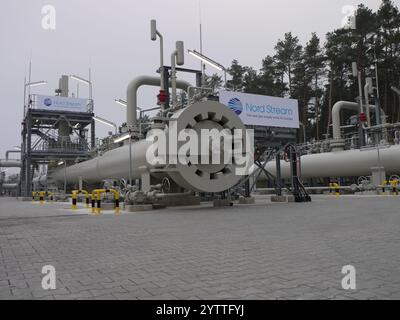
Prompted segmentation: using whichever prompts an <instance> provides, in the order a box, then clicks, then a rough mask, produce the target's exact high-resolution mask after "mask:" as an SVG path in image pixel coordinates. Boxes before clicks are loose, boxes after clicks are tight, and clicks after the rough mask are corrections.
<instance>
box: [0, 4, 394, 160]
mask: <svg viewBox="0 0 400 320" xmlns="http://www.w3.org/2000/svg"><path fill="white" fill-rule="evenodd" d="M380 2H381V1H380V0H365V1H360V0H358V1H357V0H334V1H333V0H201V17H202V23H203V51H204V53H205V54H206V55H208V56H210V57H213V58H214V59H215V60H217V61H219V62H220V63H222V64H224V65H226V66H229V65H230V62H231V61H232V60H233V59H238V60H239V61H240V63H242V64H245V65H250V66H253V67H255V68H257V69H258V68H259V67H260V64H261V59H262V58H263V57H264V56H265V55H267V54H272V52H273V47H274V45H275V44H276V42H277V40H278V39H279V38H282V37H283V35H284V33H285V32H288V31H291V32H293V33H294V34H295V35H298V37H299V38H300V40H301V42H302V43H303V44H304V43H305V42H306V41H307V40H308V39H309V37H310V34H311V33H312V32H317V34H318V35H320V36H322V37H324V35H325V34H326V32H328V31H332V30H333V29H335V28H339V27H340V26H341V22H342V19H343V17H344V14H343V13H342V8H343V6H345V5H357V4H359V3H364V4H365V5H367V6H368V7H370V8H372V9H374V10H376V9H377V8H378V7H379V4H380ZM395 2H399V4H400V0H395ZM48 4H50V5H53V6H54V7H55V9H56V30H54V31H49V30H44V29H43V28H42V26H41V21H42V17H43V15H42V14H41V10H42V7H43V6H44V5H48ZM199 17H200V14H199V0H143V1H140V0H135V1H134V0H107V1H106V0H68V1H67V0H45V1H42V0H1V1H0V44H1V46H0V97H1V110H2V113H1V117H0V128H1V140H0V158H4V152H5V151H6V150H7V149H12V148H13V146H15V145H20V122H21V117H22V105H23V83H24V76H25V75H26V74H27V73H28V64H29V59H32V64H33V68H32V71H33V73H32V80H33V81H36V80H47V81H48V82H49V84H48V85H47V86H43V87H38V88H34V89H32V93H38V94H53V93H54V89H55V88H56V87H57V86H58V79H59V76H60V75H62V74H67V75H68V74H77V75H81V76H82V77H87V75H88V68H89V66H91V68H92V79H93V83H94V99H95V112H96V113H97V114H98V115H99V116H102V117H105V118H107V119H109V120H111V121H114V122H116V123H118V124H121V123H122V122H124V121H125V111H124V109H123V108H122V107H119V106H118V105H116V104H115V103H114V99H115V98H123V99H125V95H126V94H125V92H126V86H127V84H128V82H129V81H130V80H131V79H132V78H134V77H136V76H138V75H143V74H147V75H154V74H155V70H156V69H157V68H158V61H159V56H158V52H159V51H158V43H155V42H151V41H150V34H149V33H150V31H149V24H150V23H149V21H150V19H153V18H154V19H157V23H158V29H159V30H160V31H161V32H162V33H163V35H164V39H165V40H164V41H165V46H166V48H165V59H166V60H167V64H169V57H170V53H171V52H172V49H173V47H174V43H175V41H176V40H183V41H185V47H186V48H187V49H188V48H189V49H199V20H200V19H199ZM185 67H188V68H198V67H199V63H198V62H197V61H196V60H194V59H193V58H192V57H191V56H188V55H186V64H185ZM211 71H212V70H211V69H210V70H209V72H211ZM186 79H188V80H190V78H186ZM75 88H76V84H75V83H71V89H72V91H73V92H74V91H75ZM85 94H86V95H87V89H86V88H85V87H84V86H82V85H81V86H80V95H81V97H82V96H84V95H85ZM155 101H156V90H154V89H142V90H141V91H140V96H139V105H140V106H142V107H145V108H147V107H152V106H154V104H155ZM97 128H98V130H97V133H98V135H99V136H104V135H105V134H106V133H107V131H109V128H107V127H104V126H102V125H98V126H97Z"/></svg>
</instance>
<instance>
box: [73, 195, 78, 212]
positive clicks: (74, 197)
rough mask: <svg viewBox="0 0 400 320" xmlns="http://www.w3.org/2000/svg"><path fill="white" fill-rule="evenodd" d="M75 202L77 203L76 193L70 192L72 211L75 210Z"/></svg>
mask: <svg viewBox="0 0 400 320" xmlns="http://www.w3.org/2000/svg"><path fill="white" fill-rule="evenodd" d="M76 201H77V195H76V191H72V210H76V209H77V206H76Z"/></svg>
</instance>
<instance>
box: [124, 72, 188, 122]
mask: <svg viewBox="0 0 400 320" xmlns="http://www.w3.org/2000/svg"><path fill="white" fill-rule="evenodd" d="M144 85H147V86H154V87H158V86H160V77H154V76H140V77H137V78H135V79H133V80H132V81H131V82H130V83H129V85H128V88H127V93H126V95H127V99H126V102H127V108H126V124H127V125H128V127H134V126H136V124H137V92H138V89H139V88H140V87H141V86H144ZM170 86H171V83H170ZM190 86H191V84H190V83H189V82H187V81H183V80H177V81H176V87H177V88H178V89H183V90H187V88H189V87H190Z"/></svg>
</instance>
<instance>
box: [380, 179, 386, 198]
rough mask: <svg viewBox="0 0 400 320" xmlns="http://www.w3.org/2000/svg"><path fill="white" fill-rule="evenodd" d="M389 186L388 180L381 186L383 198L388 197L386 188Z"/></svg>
mask: <svg viewBox="0 0 400 320" xmlns="http://www.w3.org/2000/svg"><path fill="white" fill-rule="evenodd" d="M387 184H388V182H387V180H385V181H383V182H382V184H381V185H380V187H381V188H382V196H386V186H387Z"/></svg>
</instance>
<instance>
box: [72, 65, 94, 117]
mask: <svg viewBox="0 0 400 320" xmlns="http://www.w3.org/2000/svg"><path fill="white" fill-rule="evenodd" d="M69 77H70V78H71V79H74V80H76V81H79V82H82V83H85V84H87V85H88V86H89V101H90V112H93V107H94V106H93V83H92V80H91V77H92V76H91V70H90V69H89V80H86V79H84V78H82V77H79V76H76V75H70V76H69Z"/></svg>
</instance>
